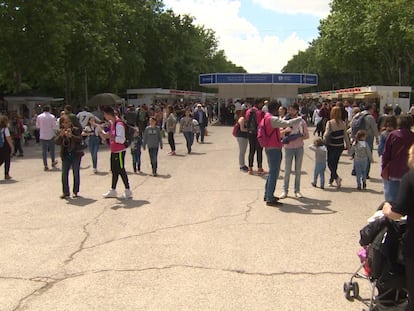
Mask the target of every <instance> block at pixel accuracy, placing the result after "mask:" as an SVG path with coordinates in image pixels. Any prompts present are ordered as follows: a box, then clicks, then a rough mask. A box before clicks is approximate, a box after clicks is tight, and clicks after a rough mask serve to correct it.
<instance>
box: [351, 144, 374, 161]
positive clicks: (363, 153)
mask: <svg viewBox="0 0 414 311" xmlns="http://www.w3.org/2000/svg"><path fill="white" fill-rule="evenodd" d="M349 153H350V154H354V161H361V160H370V161H372V154H371V149H370V148H369V146H368V144H367V142H366V141H359V142H357V143H356V144H353V145H352V147H351V150H349Z"/></svg>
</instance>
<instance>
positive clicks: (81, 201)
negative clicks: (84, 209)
mask: <svg viewBox="0 0 414 311" xmlns="http://www.w3.org/2000/svg"><path fill="white" fill-rule="evenodd" d="M95 202H96V200H94V199H89V198H85V197H82V196H78V197H77V198H76V199H72V198H71V199H68V200H67V202H66V203H67V204H69V205H75V206H86V205H89V204H93V203H95Z"/></svg>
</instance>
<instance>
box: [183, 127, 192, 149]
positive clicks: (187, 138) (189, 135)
mask: <svg viewBox="0 0 414 311" xmlns="http://www.w3.org/2000/svg"><path fill="white" fill-rule="evenodd" d="M183 134H184V138H185V141H186V143H187V151H188V152H191V146H192V145H193V142H194V133H193V132H183Z"/></svg>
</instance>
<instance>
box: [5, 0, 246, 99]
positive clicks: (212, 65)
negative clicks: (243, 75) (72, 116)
mask: <svg viewBox="0 0 414 311" xmlns="http://www.w3.org/2000/svg"><path fill="white" fill-rule="evenodd" d="M0 29H1V31H0V43H1V44H0V59H1V60H2V61H1V62H0V90H3V93H9V94H11V93H18V92H20V91H21V90H22V88H23V87H24V86H26V87H30V88H32V89H36V90H39V91H40V92H43V93H45V94H48V95H54V96H64V97H65V99H66V100H67V101H68V102H69V103H71V102H73V101H75V102H77V103H84V102H85V93H86V92H89V94H94V93H99V92H114V93H118V94H124V93H125V92H126V89H128V88H141V87H162V88H177V89H186V90H200V87H199V85H198V75H199V74H200V73H203V72H245V70H244V69H243V68H242V67H239V66H236V65H235V64H233V63H232V62H231V61H229V60H227V58H226V56H225V53H224V51H223V50H218V42H217V39H216V36H215V33H214V32H213V31H212V30H210V29H206V28H205V27H203V26H196V25H195V24H194V20H193V18H192V17H191V16H187V15H184V16H181V15H177V14H175V13H174V12H173V11H171V10H166V9H165V7H164V4H163V2H162V1H161V0H111V1H102V0H77V1H72V0H60V1H43V0H30V1H27V0H7V1H1V0H0ZM86 85H87V90H85V88H86Z"/></svg>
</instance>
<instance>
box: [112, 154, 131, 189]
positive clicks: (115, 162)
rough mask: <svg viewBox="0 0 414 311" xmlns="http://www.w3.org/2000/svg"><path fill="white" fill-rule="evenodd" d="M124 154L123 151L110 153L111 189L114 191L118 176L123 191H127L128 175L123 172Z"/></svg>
mask: <svg viewBox="0 0 414 311" xmlns="http://www.w3.org/2000/svg"><path fill="white" fill-rule="evenodd" d="M125 153H126V151H125V150H124V151H121V152H116V153H112V152H111V171H112V187H111V188H112V189H116V184H117V183H118V178H119V176H121V178H122V181H123V183H124V185H125V189H129V181H128V175H127V173H126V170H125Z"/></svg>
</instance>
